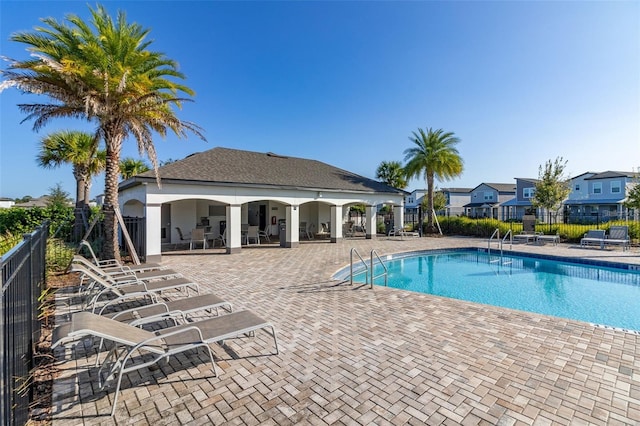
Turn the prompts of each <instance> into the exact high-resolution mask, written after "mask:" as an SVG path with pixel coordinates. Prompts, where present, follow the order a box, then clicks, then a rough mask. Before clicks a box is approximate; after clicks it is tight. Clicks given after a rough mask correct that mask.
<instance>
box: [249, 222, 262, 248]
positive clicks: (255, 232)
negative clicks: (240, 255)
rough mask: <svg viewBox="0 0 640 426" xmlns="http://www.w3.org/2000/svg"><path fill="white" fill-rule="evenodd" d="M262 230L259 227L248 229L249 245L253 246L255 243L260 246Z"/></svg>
mask: <svg viewBox="0 0 640 426" xmlns="http://www.w3.org/2000/svg"><path fill="white" fill-rule="evenodd" d="M259 231H260V228H259V227H258V226H257V225H250V226H249V227H248V228H247V244H251V241H253V242H254V243H255V244H258V245H259V244H260V235H259Z"/></svg>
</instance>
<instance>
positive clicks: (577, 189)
mask: <svg viewBox="0 0 640 426" xmlns="http://www.w3.org/2000/svg"><path fill="white" fill-rule="evenodd" d="M576 191H580V184H579V183H576Z"/></svg>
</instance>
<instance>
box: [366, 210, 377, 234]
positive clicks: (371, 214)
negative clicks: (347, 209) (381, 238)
mask: <svg viewBox="0 0 640 426" xmlns="http://www.w3.org/2000/svg"><path fill="white" fill-rule="evenodd" d="M376 210H377V208H376V206H367V207H366V209H365V214H366V215H367V233H366V238H367V240H370V239H372V238H375V237H376V234H377V231H376V225H377V224H378V219H377V218H376Z"/></svg>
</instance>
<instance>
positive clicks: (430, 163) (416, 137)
mask: <svg viewBox="0 0 640 426" xmlns="http://www.w3.org/2000/svg"><path fill="white" fill-rule="evenodd" d="M409 140H410V141H411V142H413V143H414V145H415V146H413V147H411V148H408V149H405V151H404V155H405V157H404V159H405V161H407V164H406V165H405V166H404V170H405V173H406V176H407V178H408V179H411V178H414V177H416V178H417V177H420V175H424V179H425V181H426V183H427V197H428V198H427V199H428V204H427V205H428V212H427V229H428V231H429V232H433V231H434V229H435V228H434V226H433V184H434V179H435V178H438V180H440V181H443V180H450V179H452V178H454V177H457V176H460V175H461V174H462V169H463V161H462V158H461V157H460V155H459V154H458V150H457V149H456V148H455V145H456V144H457V143H458V142H460V139H459V138H457V137H455V136H454V134H453V132H444V131H443V130H442V129H438V130H433V129H431V128H428V129H427V130H426V132H425V131H424V130H423V129H420V128H418V131H417V132H413V135H412V136H410V137H409Z"/></svg>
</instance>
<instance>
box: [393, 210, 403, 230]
mask: <svg viewBox="0 0 640 426" xmlns="http://www.w3.org/2000/svg"><path fill="white" fill-rule="evenodd" d="M393 226H394V227H395V228H396V229H399V228H404V208H403V207H402V206H393Z"/></svg>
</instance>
